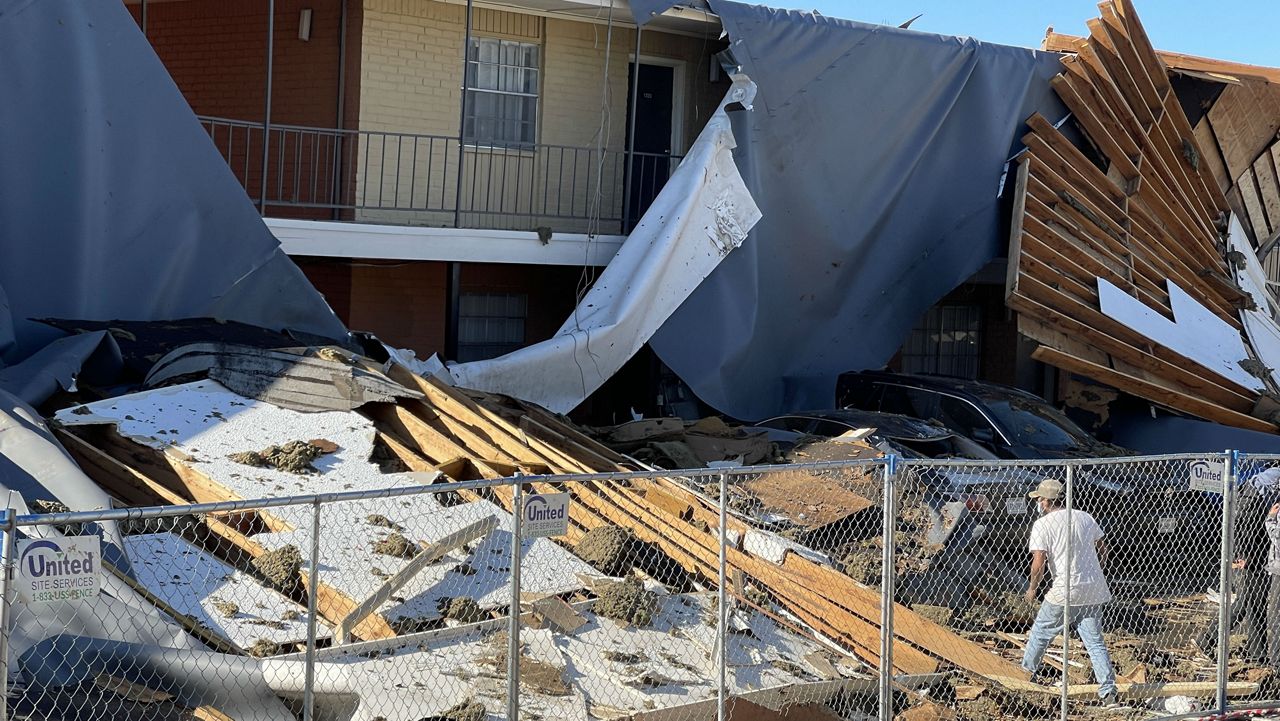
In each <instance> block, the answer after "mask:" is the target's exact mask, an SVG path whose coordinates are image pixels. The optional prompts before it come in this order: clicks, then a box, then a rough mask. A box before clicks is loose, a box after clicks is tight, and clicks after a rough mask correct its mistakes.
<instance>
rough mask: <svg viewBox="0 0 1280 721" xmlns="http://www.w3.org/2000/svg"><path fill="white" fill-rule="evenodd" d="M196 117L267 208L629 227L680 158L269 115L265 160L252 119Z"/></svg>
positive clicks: (423, 221) (401, 220) (296, 213)
mask: <svg viewBox="0 0 1280 721" xmlns="http://www.w3.org/2000/svg"><path fill="white" fill-rule="evenodd" d="M200 121H201V123H202V124H203V125H204V127H205V129H206V130H207V131H208V132H209V136H210V137H211V138H212V139H213V142H214V144H215V145H216V146H217V147H218V151H219V152H220V153H221V154H222V157H223V158H224V159H225V160H226V161H227V164H228V166H230V168H231V171H232V172H233V173H234V174H235V175H236V178H237V179H238V180H239V181H240V182H241V183H242V184H243V185H244V188H245V191H246V192H247V193H248V194H249V197H250V198H252V199H254V201H255V202H259V203H261V204H262V205H263V206H264V208H265V213H266V214H267V215H270V216H274V217H298V218H310V219H338V220H354V221H365V222H382V223H391V224H403V225H431V226H444V227H453V226H457V227H464V228H493V229H506V230H535V229H538V228H544V227H545V228H550V229H552V230H554V231H558V232H596V233H604V234H615V233H626V232H628V231H629V230H630V228H631V226H633V225H634V224H635V221H636V220H638V219H639V217H640V216H641V215H642V214H643V212H644V210H645V209H646V208H647V207H648V204H649V203H650V202H651V201H652V200H653V198H654V196H656V195H657V194H658V191H659V190H661V189H662V186H663V185H664V184H666V182H667V179H668V178H669V177H670V175H671V173H672V172H673V171H674V170H675V168H676V165H677V164H678V163H679V161H680V156H676V155H662V154H654V153H639V152H637V153H635V154H634V155H633V157H632V162H631V170H630V173H628V168H627V165H628V164H627V153H626V151H622V150H604V151H600V150H598V149H596V148H580V147H573V146H567V145H533V146H519V147H514V146H513V147H498V146H491V145H484V146H477V145H470V144H468V145H465V146H464V148H463V152H462V154H461V159H460V158H459V153H458V142H459V139H458V137H457V136H452V137H451V136H443V135H417V134H411V133H395V132H385V131H377V130H360V131H354V130H334V129H327V128H309V127H302V126H295V125H275V124H272V125H271V127H270V135H269V145H268V147H267V160H266V163H265V167H264V163H263V126H262V124H261V123H253V122H248V121H241V120H227V119H224V118H211V117H201V118H200ZM459 160H461V163H462V166H461V179H460V182H459ZM264 172H265V175H266V182H265V184H264V183H263V174H264ZM628 196H629V197H628Z"/></svg>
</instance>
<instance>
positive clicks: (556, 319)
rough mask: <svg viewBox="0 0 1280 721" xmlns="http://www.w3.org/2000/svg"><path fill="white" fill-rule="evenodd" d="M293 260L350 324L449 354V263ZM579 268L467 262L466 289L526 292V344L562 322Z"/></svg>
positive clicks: (422, 350)
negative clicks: (446, 344)
mask: <svg viewBox="0 0 1280 721" xmlns="http://www.w3.org/2000/svg"><path fill="white" fill-rule="evenodd" d="M293 260H294V262H295V263H297V264H298V267H300V268H301V269H302V272H303V273H305V274H306V275H307V278H308V279H310V280H311V283H312V284H313V285H314V286H315V287H316V289H317V290H319V291H320V293H321V294H323V295H324V297H325V299H326V300H328V301H329V306H330V307H331V308H333V311H334V312H335V313H337V314H338V317H339V318H341V319H342V321H343V322H344V323H346V324H347V327H349V328H351V329H352V330H361V331H368V332H370V333H373V334H375V335H377V336H378V337H379V338H381V339H382V340H383V341H385V342H386V343H389V344H391V345H395V346H398V347H401V348H409V349H412V350H413V351H414V352H415V353H417V354H418V357H420V358H426V357H427V356H429V355H431V354H432V353H439V354H440V355H441V356H443V355H444V350H445V322H446V316H445V307H446V300H447V299H446V277H447V273H448V264H447V263H437V262H426V261H424V262H395V261H391V262H388V261H380V260H346V259H341V258H311V257H294V259H293ZM581 272H582V271H581V269H580V268H568V267H562V266H545V265H510V264H497V263H494V264H483V263H464V264H463V266H462V274H461V275H462V284H461V286H460V289H459V290H460V292H463V293H467V292H474V293H525V294H527V295H528V296H529V306H528V308H529V315H528V319H527V320H526V322H525V343H526V344H531V343H537V342H538V341H541V340H545V339H547V338H549V337H551V334H553V333H555V332H556V331H557V330H559V329H560V325H561V324H562V323H564V320H565V318H567V317H568V316H569V314H570V313H571V312H572V311H573V308H574V306H575V305H576V304H577V302H576V292H575V291H576V288H577V286H578V279H579V278H580V276H581Z"/></svg>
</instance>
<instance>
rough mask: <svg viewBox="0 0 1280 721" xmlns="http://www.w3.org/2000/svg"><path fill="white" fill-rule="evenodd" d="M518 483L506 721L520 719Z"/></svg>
mask: <svg viewBox="0 0 1280 721" xmlns="http://www.w3.org/2000/svg"><path fill="white" fill-rule="evenodd" d="M522 490H523V489H522V488H521V484H520V480H519V479H518V478H517V479H516V481H515V482H514V483H512V484H511V610H510V611H509V615H510V618H509V619H508V626H507V719H508V721H519V720H520V554H521V550H522V548H521V546H522V544H521V536H523V535H524V533H523V531H522V526H523V522H524V497H523V495H522Z"/></svg>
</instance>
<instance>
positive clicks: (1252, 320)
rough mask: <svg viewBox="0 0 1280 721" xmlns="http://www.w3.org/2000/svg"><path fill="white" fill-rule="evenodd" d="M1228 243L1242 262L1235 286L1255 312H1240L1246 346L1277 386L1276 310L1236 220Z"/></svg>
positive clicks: (1279, 335)
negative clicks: (1247, 339)
mask: <svg viewBox="0 0 1280 721" xmlns="http://www.w3.org/2000/svg"><path fill="white" fill-rule="evenodd" d="M1228 242H1229V243H1230V244H1231V249H1232V250H1235V251H1238V252H1239V253H1240V254H1241V255H1243V256H1244V258H1245V264H1244V267H1243V268H1240V269H1238V270H1237V271H1236V282H1237V283H1239V285H1240V287H1241V288H1242V289H1243V290H1244V292H1246V293H1248V294H1249V295H1250V296H1252V297H1253V302H1254V304H1255V305H1257V306H1258V307H1257V309H1256V310H1245V311H1241V312H1240V317H1241V318H1242V319H1243V320H1244V331H1245V335H1247V336H1249V345H1251V346H1253V351H1254V353H1257V354H1258V359H1259V360H1261V361H1262V363H1263V365H1265V366H1267V367H1268V368H1271V369H1273V370H1272V372H1271V378H1272V380H1274V381H1275V382H1276V384H1277V385H1280V325H1277V324H1276V321H1275V317H1276V307H1275V303H1274V301H1272V296H1271V294H1270V293H1268V292H1267V291H1266V287H1267V271H1266V270H1265V269H1263V267H1262V262H1261V261H1259V260H1258V256H1257V255H1255V254H1254V251H1253V247H1252V246H1251V245H1250V243H1249V238H1248V236H1247V235H1245V232H1244V227H1243V226H1241V225H1240V220H1239V219H1238V218H1236V217H1235V216H1232V217H1231V225H1230V234H1229V237H1228Z"/></svg>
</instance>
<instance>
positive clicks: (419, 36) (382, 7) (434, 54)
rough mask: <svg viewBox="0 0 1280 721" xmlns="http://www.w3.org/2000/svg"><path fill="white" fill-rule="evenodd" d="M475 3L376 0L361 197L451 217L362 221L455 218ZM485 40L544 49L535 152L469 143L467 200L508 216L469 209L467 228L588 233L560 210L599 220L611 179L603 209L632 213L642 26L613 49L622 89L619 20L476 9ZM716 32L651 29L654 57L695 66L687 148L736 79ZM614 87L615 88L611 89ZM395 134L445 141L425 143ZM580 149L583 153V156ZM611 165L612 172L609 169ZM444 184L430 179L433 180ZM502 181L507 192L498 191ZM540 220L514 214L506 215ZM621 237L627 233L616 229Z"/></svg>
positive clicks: (379, 216) (364, 98)
mask: <svg viewBox="0 0 1280 721" xmlns="http://www.w3.org/2000/svg"><path fill="white" fill-rule="evenodd" d="M465 16H466V9H465V7H464V6H461V5H452V4H446V3H443V2H437V1H435V0H365V3H364V35H363V41H362V43H361V53H362V57H361V66H360V74H361V78H360V83H361V86H360V129H361V130H362V131H374V132H375V133H377V132H385V133H388V135H385V136H383V135H377V134H375V135H372V136H370V135H366V136H365V137H364V139H362V141H361V145H360V148H359V154H360V158H359V160H358V161H357V163H356V174H357V179H356V195H357V199H358V201H361V203H362V204H364V205H371V206H376V205H396V206H405V205H407V204H411V205H412V206H413V207H415V208H423V209H442V208H448V209H449V211H448V212H427V211H425V210H424V211H423V212H413V213H406V212H404V211H399V210H375V209H365V210H363V211H360V212H359V213H358V215H357V217H358V219H360V220H368V221H379V220H381V221H386V222H396V223H405V222H412V223H416V224H427V225H448V224H450V223H451V222H452V207H453V198H454V193H455V187H454V186H455V182H456V180H455V179H456V168H457V162H458V158H457V145H456V143H455V142H453V141H450V140H447V139H445V138H448V137H451V136H452V137H456V134H457V132H458V112H459V97H460V87H461V84H462V80H461V60H462V57H461V56H462V44H463V40H464V22H465ZM472 27H473V34H475V35H478V36H491V37H492V36H497V37H506V38H511V39H517V40H521V41H524V42H538V43H540V44H541V45H542V63H543V69H542V75H541V87H540V89H539V90H540V94H539V101H538V106H539V122H538V143H539V144H540V145H543V146H570V147H569V148H564V149H562V148H557V147H540V148H539V150H538V151H536V152H528V151H523V152H522V151H502V150H492V149H469V150H468V151H467V153H466V160H465V161H464V169H465V172H464V178H463V191H462V192H463V203H464V207H472V208H476V209H480V210H490V211H495V212H496V213H497V214H485V215H469V214H465V213H464V218H463V222H464V223H465V224H469V225H478V226H484V227H515V228H531V227H535V226H538V225H551V226H553V227H556V228H557V229H561V230H566V231H569V230H579V231H581V230H586V227H585V224H583V223H577V224H574V223H569V222H567V221H565V220H563V219H557V218H555V217H553V216H556V215H575V216H581V215H585V214H586V210H587V208H588V207H589V204H590V200H591V197H592V193H593V191H594V188H595V185H596V182H597V179H598V177H599V178H603V183H602V185H603V187H602V190H603V191H604V199H603V205H604V208H603V211H602V212H603V214H604V215H605V216H609V215H613V216H617V215H618V213H619V210H620V209H621V207H622V202H623V197H622V196H623V193H622V187H621V181H622V178H623V176H624V173H625V158H624V157H623V154H622V151H624V150H625V148H626V122H627V117H626V113H627V84H628V83H627V71H628V63H629V62H630V59H631V57H632V53H633V52H634V42H635V29H634V28H615V29H614V30H613V38H612V45H611V47H610V48H609V56H610V57H609V88H608V89H607V91H605V90H604V89H603V88H602V80H603V78H602V75H603V72H604V67H605V49H606V41H607V40H608V37H607V35H608V32H607V29H606V26H604V25H599V24H594V23H586V22H576V21H570V20H562V19H557V18H543V17H538V16H534V15H527V14H521V13H511V12H501V11H496V10H487V9H477V10H476V11H475V15H474V17H473V20H472ZM718 48H719V44H718V43H717V41H715V40H702V39H698V38H692V37H685V36H676V35H669V34H664V33H658V32H653V31H647V32H645V33H644V34H643V43H642V48H641V53H642V54H644V55H650V56H655V57H664V58H671V59H678V60H683V61H685V63H686V65H685V69H684V79H683V80H684V83H683V88H682V90H683V96H684V117H683V118H682V125H683V134H684V136H685V137H684V138H683V142H682V144H681V147H679V148H676V150H678V151H683V150H685V149H687V147H688V144H689V142H691V141H692V139H693V137H695V136H696V135H697V133H698V131H699V130H701V127H702V124H703V123H704V122H705V121H706V118H707V117H708V116H709V114H710V112H711V110H712V109H714V107H715V104H716V102H718V100H719V98H720V96H721V94H722V93H723V92H724V87H725V86H723V85H720V86H713V85H712V84H711V83H709V82H708V81H707V74H708V63H709V62H710V58H711V53H712V52H713V51H715V50H716V49H718ZM602 91H603V92H602ZM604 108H607V109H608V115H607V123H606V124H605V129H606V135H605V141H606V145H605V147H606V148H607V149H608V150H609V151H611V152H607V153H605V155H604V157H603V162H602V161H601V158H600V157H599V156H598V155H596V154H595V152H594V148H595V146H596V145H597V143H598V139H597V138H598V134H599V131H600V128H601V118H602V110H603V109H604ZM390 133H407V134H430V135H439V136H444V137H442V138H441V139H439V140H434V141H429V140H423V139H418V140H413V139H409V138H401V137H398V136H394V135H390ZM572 148H582V149H580V150H575V149H572ZM602 170H603V172H601V171H602ZM429 177H430V178H431V180H430V181H428V178H429ZM495 188H500V190H497V191H495V190H494V189H495ZM513 212H514V213H524V214H532V215H536V216H539V217H534V218H528V219H518V220H513V219H511V218H507V219H505V220H504V219H503V218H502V217H501V214H505V213H513ZM609 232H614V231H609Z"/></svg>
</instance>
